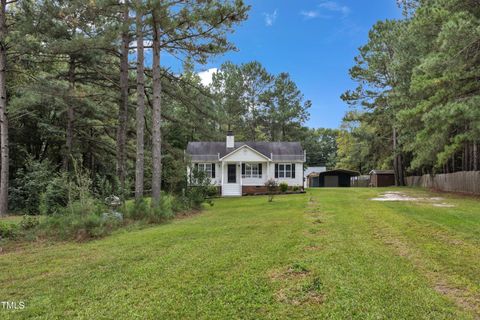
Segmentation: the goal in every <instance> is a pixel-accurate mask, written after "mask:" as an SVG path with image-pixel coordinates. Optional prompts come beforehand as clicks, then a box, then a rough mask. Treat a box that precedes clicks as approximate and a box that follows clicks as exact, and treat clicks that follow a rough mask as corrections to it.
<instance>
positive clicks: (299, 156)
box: [186, 141, 304, 161]
mask: <svg viewBox="0 0 480 320" xmlns="http://www.w3.org/2000/svg"><path fill="white" fill-rule="evenodd" d="M244 145H247V146H249V147H250V148H252V149H254V150H256V151H258V152H259V153H261V154H263V155H264V156H266V157H267V158H269V159H270V158H273V159H271V160H278V161H282V160H284V161H303V160H304V154H303V148H302V145H301V144H300V142H263V141H245V142H242V141H239V142H235V144H234V148H227V147H226V144H225V142H202V141H200V142H189V143H188V146H187V150H186V153H187V154H188V155H190V156H191V157H192V160H196V161H202V160H205V161H214V160H218V159H219V157H220V158H223V157H224V156H225V155H227V154H229V153H231V152H233V151H235V150H236V149H238V148H240V147H242V146H244Z"/></svg>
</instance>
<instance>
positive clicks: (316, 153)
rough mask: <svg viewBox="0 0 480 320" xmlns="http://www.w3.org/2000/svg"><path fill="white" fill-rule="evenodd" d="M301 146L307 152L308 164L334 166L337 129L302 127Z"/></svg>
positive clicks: (338, 131)
mask: <svg viewBox="0 0 480 320" xmlns="http://www.w3.org/2000/svg"><path fill="white" fill-rule="evenodd" d="M304 131H305V132H304V133H303V134H302V135H303V137H302V146H303V148H304V149H305V151H306V154H307V162H306V164H307V165H308V166H312V167H314V166H326V167H328V168H335V165H336V161H337V149H338V146H337V138H338V135H339V133H340V130H337V129H323V128H320V129H309V128H308V129H307V128H305V129H304Z"/></svg>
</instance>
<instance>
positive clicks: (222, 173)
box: [220, 161, 224, 188]
mask: <svg viewBox="0 0 480 320" xmlns="http://www.w3.org/2000/svg"><path fill="white" fill-rule="evenodd" d="M223 163H224V162H223V161H222V170H220V171H221V173H220V174H221V175H222V182H221V183H222V188H223V175H224V172H223Z"/></svg>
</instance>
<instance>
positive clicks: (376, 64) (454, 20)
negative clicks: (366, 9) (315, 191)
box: [339, 0, 480, 173]
mask: <svg viewBox="0 0 480 320" xmlns="http://www.w3.org/2000/svg"><path fill="white" fill-rule="evenodd" d="M399 2H400V3H401V4H402V6H403V8H404V10H405V11H404V13H405V14H406V17H408V18H406V19H403V20H387V21H379V22H378V23H376V24H375V25H374V26H373V28H372V29H371V30H370V33H369V40H368V42H367V43H366V44H365V45H364V46H362V47H361V48H360V49H359V55H358V56H357V57H356V58H355V63H356V64H355V65H354V66H353V67H352V68H351V69H350V75H351V76H352V78H353V79H354V80H355V81H356V82H357V83H358V87H357V88H356V89H355V90H353V91H347V92H346V93H345V94H344V95H342V98H343V99H344V100H345V101H346V102H348V103H350V104H352V105H355V106H357V107H361V111H362V113H363V114H362V116H361V117H357V119H356V120H357V121H360V123H361V125H360V126H357V127H358V128H360V129H365V130H364V131H365V132H367V131H370V133H371V134H368V135H365V136H361V135H356V132H350V134H351V135H352V137H351V139H350V140H351V142H352V143H351V145H352V148H350V150H352V149H355V147H353V146H354V145H355V144H357V145H360V146H361V147H360V148H359V149H361V152H355V150H353V151H354V154H352V153H347V152H342V154H341V155H339V158H340V163H347V164H352V162H354V159H358V156H359V155H360V154H361V153H363V155H362V156H361V157H360V158H363V159H364V160H366V159H367V158H368V161H362V162H363V163H362V165H363V166H364V165H365V163H366V162H369V163H370V164H371V165H374V166H375V167H380V166H384V167H391V166H392V163H393V165H394V166H395V164H396V163H397V164H398V163H404V164H405V165H406V166H407V167H408V168H409V169H410V171H411V172H416V173H425V172H430V173H436V172H453V171H457V170H478V168H480V153H479V150H480V148H479V141H480V128H479V125H478V124H479V123H480V111H479V110H480V109H479V108H478V103H479V94H478V92H480V83H479V82H478V75H479V74H480V53H479V51H478V43H479V39H480V12H479V10H478V5H477V4H475V3H474V2H472V1H466V0H453V1H445V0H433V1H399ZM413 12H414V13H413ZM348 121H350V119H348V117H346V122H348ZM394 129H395V130H396V136H397V141H396V142H397V148H396V149H395V148H394V147H393V143H392V142H393V141H394V139H393V138H392V132H393V130H394ZM339 148H344V146H340V147H339ZM385 150H388V151H389V152H385ZM382 151H383V152H382ZM348 155H351V158H352V160H353V161H352V160H349V159H347V158H348ZM395 160H396V162H395ZM353 166H357V170H359V169H358V167H359V166H360V164H358V163H357V164H353ZM371 168H373V167H371ZM371 168H369V169H371ZM360 171H363V172H364V170H360Z"/></svg>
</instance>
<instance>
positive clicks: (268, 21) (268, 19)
mask: <svg viewBox="0 0 480 320" xmlns="http://www.w3.org/2000/svg"><path fill="white" fill-rule="evenodd" d="M277 14H278V11H277V9H275V10H273V12H272V13H266V12H264V13H263V15H264V16H265V25H266V26H267V27H271V26H273V24H274V23H275V20H277Z"/></svg>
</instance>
